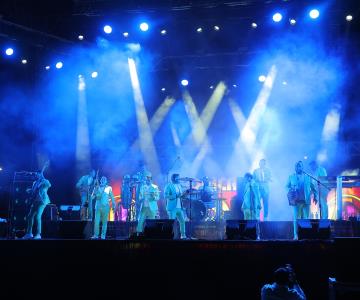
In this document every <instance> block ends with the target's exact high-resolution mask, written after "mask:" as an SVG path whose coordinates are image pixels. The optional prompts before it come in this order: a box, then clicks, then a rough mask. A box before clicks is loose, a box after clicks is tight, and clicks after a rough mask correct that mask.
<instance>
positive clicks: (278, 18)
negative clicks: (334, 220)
mask: <svg viewBox="0 0 360 300" xmlns="http://www.w3.org/2000/svg"><path fill="white" fill-rule="evenodd" d="M272 18H273V21H274V22H280V21H281V20H282V15H281V13H276V14H274V15H273V17H272Z"/></svg>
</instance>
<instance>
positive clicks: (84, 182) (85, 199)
mask: <svg viewBox="0 0 360 300" xmlns="http://www.w3.org/2000/svg"><path fill="white" fill-rule="evenodd" d="M95 175H96V174H95V170H91V171H90V173H89V174H87V175H84V176H82V177H81V178H80V179H79V181H78V183H77V184H76V188H77V189H78V190H79V192H80V198H81V209H80V219H81V220H82V221H86V220H92V219H93V202H92V198H93V197H91V194H92V192H93V185H94V181H95Z"/></svg>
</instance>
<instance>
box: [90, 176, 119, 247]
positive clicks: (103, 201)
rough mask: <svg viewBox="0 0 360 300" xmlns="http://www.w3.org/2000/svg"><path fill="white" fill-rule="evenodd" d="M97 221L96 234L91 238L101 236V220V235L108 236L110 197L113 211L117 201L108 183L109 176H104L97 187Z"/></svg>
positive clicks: (102, 237) (103, 238) (95, 223)
mask: <svg viewBox="0 0 360 300" xmlns="http://www.w3.org/2000/svg"><path fill="white" fill-rule="evenodd" d="M94 195H95V201H96V202H95V222H94V235H93V236H92V237H91V239H98V238H99V231H100V221H101V223H102V228H101V236H100V238H101V239H102V240H105V238H106V230H107V222H108V217H109V212H110V205H109V199H111V202H112V208H113V211H115V207H116V203H115V197H114V194H113V191H112V188H111V186H109V185H108V184H107V178H106V177H105V176H102V177H101V179H100V185H99V186H96V187H95V191H94Z"/></svg>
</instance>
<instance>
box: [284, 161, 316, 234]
mask: <svg viewBox="0 0 360 300" xmlns="http://www.w3.org/2000/svg"><path fill="white" fill-rule="evenodd" d="M286 188H287V189H288V194H287V196H288V200H289V205H290V206H293V208H294V239H298V235H297V219H308V218H309V213H310V201H311V193H312V194H313V195H314V202H315V204H316V203H317V190H316V187H315V185H314V182H313V180H312V179H311V178H310V176H309V175H307V174H305V173H304V165H303V162H302V161H298V162H297V163H296V164H295V173H294V174H292V175H290V176H289V179H288V182H287V184H286Z"/></svg>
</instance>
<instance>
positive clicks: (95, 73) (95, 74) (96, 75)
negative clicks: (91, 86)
mask: <svg viewBox="0 0 360 300" xmlns="http://www.w3.org/2000/svg"><path fill="white" fill-rule="evenodd" d="M98 75H99V74H98V72H96V71H94V72H92V73H91V77H92V78H96V77H98Z"/></svg>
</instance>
